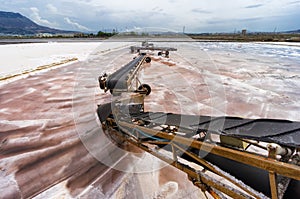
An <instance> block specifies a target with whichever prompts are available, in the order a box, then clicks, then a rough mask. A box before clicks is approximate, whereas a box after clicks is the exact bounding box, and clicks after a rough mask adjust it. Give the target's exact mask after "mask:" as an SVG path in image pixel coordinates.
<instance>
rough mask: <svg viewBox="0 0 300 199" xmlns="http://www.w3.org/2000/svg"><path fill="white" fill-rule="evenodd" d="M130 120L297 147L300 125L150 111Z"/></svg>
mask: <svg viewBox="0 0 300 199" xmlns="http://www.w3.org/2000/svg"><path fill="white" fill-rule="evenodd" d="M133 117H134V118H135V119H140V120H143V121H147V122H150V123H156V124H166V125H174V126H179V127H183V128H187V129H191V130H194V131H195V130H198V129H201V130H207V131H210V132H214V133H218V134H222V135H229V136H235V137H239V138H245V139H253V140H258V141H265V142H274V143H278V144H280V145H284V146H288V147H300V122H292V121H288V120H276V119H243V118H237V117H210V116H193V115H179V114H171V113H153V112H147V113H141V114H138V115H134V116H133Z"/></svg>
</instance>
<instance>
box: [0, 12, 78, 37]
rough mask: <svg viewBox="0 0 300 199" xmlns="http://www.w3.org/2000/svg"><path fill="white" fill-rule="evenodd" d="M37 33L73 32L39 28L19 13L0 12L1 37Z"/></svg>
mask: <svg viewBox="0 0 300 199" xmlns="http://www.w3.org/2000/svg"><path fill="white" fill-rule="evenodd" d="M38 33H50V34H71V33H74V31H65V30H58V29H54V28H49V27H45V26H40V25H38V24H36V23H34V22H33V21H31V20H30V19H28V18H27V17H25V16H23V15H21V14H20V13H14V12H4V11H0V34H1V35H36V34H38Z"/></svg>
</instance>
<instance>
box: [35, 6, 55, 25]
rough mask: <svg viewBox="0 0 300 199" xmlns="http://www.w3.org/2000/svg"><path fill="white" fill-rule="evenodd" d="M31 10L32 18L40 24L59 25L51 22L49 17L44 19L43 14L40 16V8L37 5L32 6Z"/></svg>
mask: <svg viewBox="0 0 300 199" xmlns="http://www.w3.org/2000/svg"><path fill="white" fill-rule="evenodd" d="M30 10H31V19H32V20H33V21H34V22H35V23H37V24H39V25H43V26H49V27H57V24H56V23H51V22H50V21H48V20H47V19H43V18H42V17H41V16H40V11H39V9H38V8H36V7H31V8H30Z"/></svg>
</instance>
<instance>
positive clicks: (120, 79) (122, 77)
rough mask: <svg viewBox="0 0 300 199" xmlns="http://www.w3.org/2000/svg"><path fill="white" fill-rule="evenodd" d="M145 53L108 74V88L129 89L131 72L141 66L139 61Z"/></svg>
mask: <svg viewBox="0 0 300 199" xmlns="http://www.w3.org/2000/svg"><path fill="white" fill-rule="evenodd" d="M144 57H145V55H140V56H138V57H136V58H135V59H134V60H132V61H131V62H129V63H128V64H126V65H125V66H123V67H122V68H120V69H119V70H117V71H116V72H114V73H113V74H111V75H110V76H108V78H107V81H106V87H107V88H108V89H127V88H128V84H127V80H128V78H129V74H130V73H129V72H130V71H131V70H134V69H135V68H136V67H138V66H139V63H140V62H141V61H142V60H143V59H144Z"/></svg>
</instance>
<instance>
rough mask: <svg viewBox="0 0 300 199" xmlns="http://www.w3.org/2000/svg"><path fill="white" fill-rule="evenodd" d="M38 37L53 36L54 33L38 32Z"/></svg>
mask: <svg viewBox="0 0 300 199" xmlns="http://www.w3.org/2000/svg"><path fill="white" fill-rule="evenodd" d="M36 36H37V37H52V36H53V34H50V33H38V34H36Z"/></svg>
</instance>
